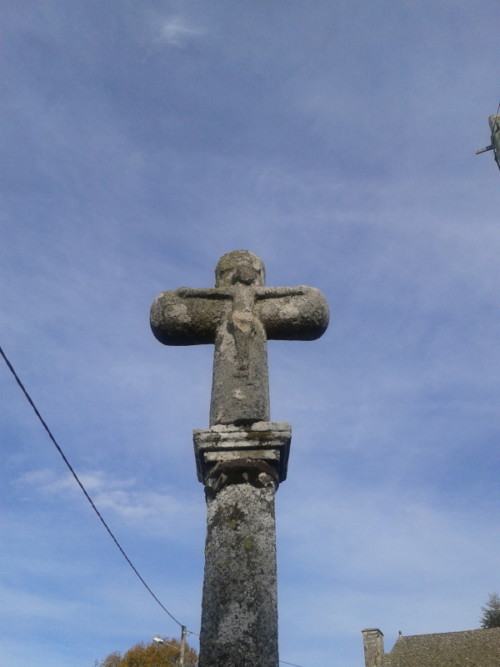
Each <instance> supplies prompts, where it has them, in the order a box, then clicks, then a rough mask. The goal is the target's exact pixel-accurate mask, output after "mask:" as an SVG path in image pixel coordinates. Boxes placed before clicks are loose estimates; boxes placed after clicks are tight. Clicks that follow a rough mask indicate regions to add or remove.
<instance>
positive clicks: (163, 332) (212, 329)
mask: <svg viewBox="0 0 500 667" xmlns="http://www.w3.org/2000/svg"><path fill="white" fill-rule="evenodd" d="M215 277H216V284H215V288H211V289H192V288H188V287H181V288H180V289H178V290H171V291H167V292H162V294H160V295H159V297H157V299H156V300H155V302H154V303H153V306H152V309H151V327H152V329H153V333H154V334H155V336H156V337H157V338H158V339H159V340H160V341H161V342H163V343H165V344H169V345H194V344H199V343H213V344H214V345H215V350H214V365H213V380H212V399H211V406H210V425H214V424H236V425H244V424H251V423H253V422H256V421H269V419H270V415H269V379H268V366H267V340H268V339H270V338H277V339H283V340H312V339H314V338H318V337H319V336H321V334H322V333H323V331H324V330H325V329H326V326H327V325H328V305H327V303H326V300H325V298H324V296H323V295H322V293H321V292H320V291H319V290H317V289H315V288H313V287H306V286H302V285H300V286H297V287H265V286H264V283H265V269H264V264H263V263H262V261H261V260H260V259H259V258H258V257H257V256H256V255H254V254H252V253H250V252H248V251H247V250H236V251H234V252H230V253H227V254H226V255H224V256H223V257H222V258H221V259H220V260H219V263H218V264H217V267H216V271H215Z"/></svg>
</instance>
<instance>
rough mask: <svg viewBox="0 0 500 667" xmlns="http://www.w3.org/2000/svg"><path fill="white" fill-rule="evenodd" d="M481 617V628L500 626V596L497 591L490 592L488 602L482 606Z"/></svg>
mask: <svg viewBox="0 0 500 667" xmlns="http://www.w3.org/2000/svg"><path fill="white" fill-rule="evenodd" d="M481 609H482V610H483V616H482V618H481V627H482V628H485V629H487V628H500V596H499V595H498V593H491V594H490V596H489V598H488V602H487V603H486V604H485V606H484V607H481Z"/></svg>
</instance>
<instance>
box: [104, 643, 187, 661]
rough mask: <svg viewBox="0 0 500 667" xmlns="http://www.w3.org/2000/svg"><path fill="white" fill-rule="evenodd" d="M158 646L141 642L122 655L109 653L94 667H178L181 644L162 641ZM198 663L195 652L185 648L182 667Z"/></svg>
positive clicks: (116, 652)
mask: <svg viewBox="0 0 500 667" xmlns="http://www.w3.org/2000/svg"><path fill="white" fill-rule="evenodd" d="M163 641H164V643H163V644H159V643H156V642H151V643H150V644H144V643H143V642H141V643H139V644H136V645H135V646H132V648H129V650H128V651H127V652H126V653H124V654H123V655H122V654H121V653H118V651H115V652H114V653H110V654H109V655H108V656H107V657H106V658H104V660H102V661H101V662H97V663H96V664H95V667H178V665H179V657H180V653H181V644H180V642H179V641H177V639H167V638H164V639H163ZM197 662H198V656H197V655H196V652H195V651H194V650H193V649H192V648H190V647H189V646H186V649H185V652H184V667H195V665H196V664H197Z"/></svg>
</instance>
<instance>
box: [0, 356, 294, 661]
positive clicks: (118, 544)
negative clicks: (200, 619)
mask: <svg viewBox="0 0 500 667" xmlns="http://www.w3.org/2000/svg"><path fill="white" fill-rule="evenodd" d="M0 354H1V355H2V357H3V359H4V361H5V363H6V364H7V366H8V368H9V370H10V372H11V373H12V375H13V376H14V379H15V380H16V382H17V384H18V385H19V387H20V389H21V391H22V392H23V394H24V395H25V397H26V399H27V401H28V403H29V404H30V405H31V407H32V408H33V410H34V412H35V414H36V416H37V417H38V419H39V420H40V423H41V424H42V426H43V428H44V429H45V430H46V431H47V434H48V436H49V438H50V439H51V440H52V442H53V443H54V445H55V447H56V449H57V451H58V452H59V454H60V455H61V457H62V460H63V461H64V463H65V464H66V465H67V466H68V468H69V470H70V472H71V474H72V475H73V477H74V478H75V480H76V483H77V484H78V486H79V487H80V488H81V490H82V491H83V493H84V495H85V497H86V498H87V500H88V501H89V503H90V505H91V506H92V509H93V510H94V512H95V513H96V514H97V516H98V517H99V520H100V521H101V523H102V525H103V526H104V528H105V529H106V530H107V531H108V533H109V536H110V537H111V539H112V540H113V542H114V543H115V544H116V546H117V547H118V549H119V550H120V552H121V554H122V556H123V557H124V558H125V560H126V561H127V563H128V564H129V565H130V567H131V568H132V570H133V571H134V573H135V574H136V575H137V577H138V579H139V581H140V582H141V583H142V585H143V586H144V587H145V589H146V590H147V591H148V593H149V594H150V595H151V596H152V597H153V598H154V600H155V601H156V602H157V603H158V604H159V605H160V607H161V608H162V609H163V611H164V612H165V613H166V614H168V615H169V616H170V618H171V619H172V620H173V621H175V623H177V625H179V627H181V628H182V627H183V624H182V623H181V622H180V621H178V620H177V619H176V618H175V616H174V615H173V614H171V613H170V612H169V610H168V609H167V608H166V607H165V605H164V604H163V603H162V602H161V601H160V600H159V599H158V598H157V597H156V595H155V594H154V593H153V591H152V590H151V588H150V587H149V586H148V584H147V583H146V582H145V581H144V579H143V578H142V576H141V575H140V573H139V571H138V570H137V568H136V567H135V565H134V564H133V563H132V561H131V560H130V558H129V557H128V556H127V554H126V553H125V551H124V549H123V547H122V546H121V544H120V543H119V542H118V540H117V539H116V537H115V536H114V535H113V532H112V530H111V528H110V527H109V526H108V524H107V523H106V521H105V520H104V518H103V516H102V514H101V513H100V512H99V510H98V509H97V507H96V506H95V504H94V501H93V500H92V498H91V497H90V496H89V494H88V492H87V489H86V488H85V487H84V486H83V484H82V482H81V481H80V479H79V477H78V475H77V474H76V472H75V471H74V469H73V466H72V465H71V463H70V462H69V461H68V459H67V458H66V455H65V454H64V452H63V450H62V449H61V447H60V446H59V444H58V442H57V440H56V439H55V437H54V436H53V435H52V432H51V430H50V428H49V427H48V426H47V423H46V422H45V420H44V418H43V417H42V415H41V414H40V412H39V410H38V408H37V407H36V405H35V403H34V402H33V399H32V398H31V396H30V395H29V393H28V391H27V389H26V388H25V386H24V384H23V383H22V381H21V379H20V377H19V376H18V374H17V373H16V371H15V370H14V367H13V366H12V364H11V363H10V361H9V360H8V358H7V356H6V354H5V352H4V351H3V349H2V347H1V346H0ZM187 633H188V634H190V635H195V636H196V637H199V634H197V633H196V632H193V631H192V630H187ZM279 662H280V663H281V664H283V665H291V667H301V665H296V664H295V663H293V662H285V661H284V660H280V661H279Z"/></svg>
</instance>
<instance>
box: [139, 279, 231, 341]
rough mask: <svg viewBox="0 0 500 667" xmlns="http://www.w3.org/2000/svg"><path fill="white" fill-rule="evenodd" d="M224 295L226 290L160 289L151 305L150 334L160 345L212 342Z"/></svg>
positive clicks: (225, 296)
mask: <svg viewBox="0 0 500 667" xmlns="http://www.w3.org/2000/svg"><path fill="white" fill-rule="evenodd" d="M228 298H230V296H229V295H228V293H227V292H225V291H224V290H219V289H216V288H215V289H192V288H190V287H181V288H180V289H177V290H167V291H166V292H162V293H161V294H159V295H158V296H157V297H156V299H155V300H154V301H153V305H152V306H151V315H150V323H151V329H152V331H153V334H154V335H155V337H156V338H157V339H158V340H159V341H160V343H163V344H164V345H202V344H205V343H213V342H214V340H215V332H216V329H217V325H218V323H219V321H220V318H221V316H222V313H223V309H224V303H225V301H226V299H228Z"/></svg>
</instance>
